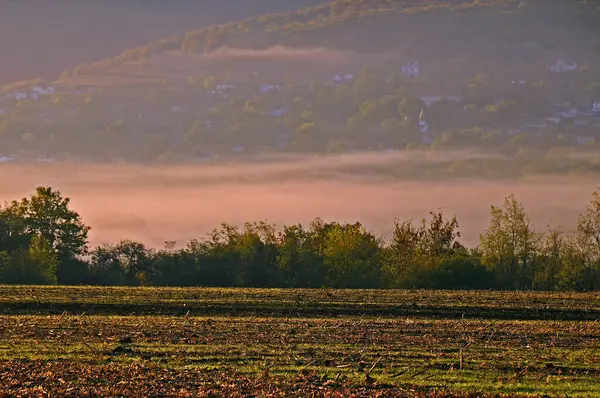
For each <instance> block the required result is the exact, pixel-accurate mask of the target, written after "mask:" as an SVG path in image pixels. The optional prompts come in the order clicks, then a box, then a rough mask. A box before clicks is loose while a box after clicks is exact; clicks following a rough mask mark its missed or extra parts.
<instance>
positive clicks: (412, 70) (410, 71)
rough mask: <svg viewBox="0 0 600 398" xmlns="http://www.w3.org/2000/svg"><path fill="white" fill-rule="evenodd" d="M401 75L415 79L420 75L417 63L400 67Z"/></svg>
mask: <svg viewBox="0 0 600 398" xmlns="http://www.w3.org/2000/svg"><path fill="white" fill-rule="evenodd" d="M402 73H403V74H404V75H406V76H410V77H417V76H419V75H420V74H421V68H420V65H419V63H418V62H409V63H408V64H406V65H404V66H403V67H402Z"/></svg>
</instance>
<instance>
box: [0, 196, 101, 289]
mask: <svg viewBox="0 0 600 398" xmlns="http://www.w3.org/2000/svg"><path fill="white" fill-rule="evenodd" d="M69 205H70V199H69V198H66V197H63V196H62V194H61V192H60V191H58V190H53V189H52V188H50V187H38V188H37V189H36V193H35V194H34V195H32V196H31V197H30V198H23V199H21V200H20V201H13V202H11V203H10V205H8V206H7V207H5V208H4V209H3V210H2V212H3V213H4V217H6V218H7V219H9V220H12V222H11V223H12V226H13V233H14V234H16V235H17V236H21V237H23V236H26V237H28V238H29V239H33V238H36V237H37V238H40V239H43V241H44V242H46V243H47V244H48V245H49V246H50V248H51V250H53V251H54V252H56V254H57V257H58V261H59V263H58V271H57V276H58V282H59V283H63V284H64V283H76V282H77V281H78V280H79V279H80V278H81V277H83V276H82V275H84V274H85V269H83V268H81V263H80V262H78V261H74V260H75V258H76V257H77V256H80V255H84V254H86V253H87V248H88V231H89V230H90V227H88V226H87V225H85V224H84V223H83V221H82V219H81V216H80V215H79V214H78V213H77V212H76V211H74V210H72V209H70V207H69ZM15 227H18V228H19V229H17V230H14V228H15Z"/></svg>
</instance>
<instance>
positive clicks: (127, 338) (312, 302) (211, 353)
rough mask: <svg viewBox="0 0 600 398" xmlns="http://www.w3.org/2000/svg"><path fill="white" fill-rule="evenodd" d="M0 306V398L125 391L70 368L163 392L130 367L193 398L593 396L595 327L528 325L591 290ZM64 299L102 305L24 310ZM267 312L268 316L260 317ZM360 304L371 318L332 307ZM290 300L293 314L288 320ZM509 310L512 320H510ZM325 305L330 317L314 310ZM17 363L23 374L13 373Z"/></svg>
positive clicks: (49, 292)
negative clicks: (276, 395)
mask: <svg viewBox="0 0 600 398" xmlns="http://www.w3.org/2000/svg"><path fill="white" fill-rule="evenodd" d="M19 296H20V297H22V299H20V300H19ZM0 297H1V299H0V304H1V305H2V306H3V307H2V308H3V311H4V314H2V315H0V376H2V375H3V374H5V375H6V374H9V373H10V375H11V378H12V379H11V380H13V381H12V384H11V383H5V384H3V382H2V381H0V396H1V395H2V394H3V393H4V392H7V393H9V394H17V393H23V392H27V391H29V392H31V391H32V390H27V388H29V387H27V388H26V387H24V386H28V385H31V388H33V385H39V384H40V383H41V385H42V386H45V388H47V390H48V391H53V392H54V393H55V394H56V393H57V392H58V393H59V395H60V393H64V392H65V391H66V390H63V388H66V387H64V386H65V385H66V386H70V387H69V388H72V390H70V391H71V392H81V391H84V390H85V389H91V390H95V391H104V392H105V394H107V395H111V394H113V393H114V394H117V391H119V393H122V392H123V390H122V389H120V390H114V389H112V388H113V387H114V386H112V385H110V386H109V385H106V384H102V382H101V381H99V380H97V379H98V378H92V377H91V376H90V378H89V379H86V378H85V377H84V378H83V379H75V378H74V377H73V376H72V375H73V374H74V373H77V372H83V373H84V374H89V375H94V374H96V373H97V372H101V373H102V372H103V373H102V374H105V379H107V380H113V381H116V380H118V381H120V382H121V384H118V386H119V387H118V388H132V389H133V390H130V391H134V392H135V391H137V390H136V387H135V386H136V385H139V386H140V387H139V388H141V389H140V390H139V393H140V394H141V391H143V389H144V388H148V389H149V390H147V391H148V392H149V393H150V394H152V391H154V392H156V391H162V390H160V389H161V388H162V387H161V386H157V385H155V384H152V383H150V382H149V381H147V380H143V381H142V380H140V379H136V378H130V377H129V376H128V374H129V373H128V372H134V373H135V372H140V377H141V378H142V379H143V375H144V374H147V375H148V377H150V376H151V375H154V376H152V377H155V376H156V377H159V376H158V375H161V376H160V377H163V378H165V380H167V379H168V380H171V379H172V381H170V382H169V383H171V384H173V385H177V384H178V383H183V384H185V388H189V389H190V391H196V392H197V391H204V392H206V391H208V390H210V389H211V388H216V390H214V391H216V392H215V394H216V395H217V396H218V395H222V394H225V392H224V391H225V390H223V389H224V388H226V389H227V388H230V389H231V390H227V395H230V396H243V395H244V394H245V393H249V392H248V391H254V393H255V394H257V395H261V394H263V395H266V393H265V391H267V390H268V391H271V390H273V391H280V392H281V393H282V394H283V395H285V396H290V395H291V396H307V395H310V394H311V391H312V392H316V394H317V396H323V394H326V393H327V392H328V391H329V392H330V393H331V394H335V393H336V392H337V393H339V394H341V395H340V396H352V395H356V396H372V395H376V392H377V393H381V394H383V395H384V396H390V395H386V394H391V395H395V394H399V393H400V392H408V393H409V394H413V395H419V394H426V393H427V392H429V393H432V392H433V391H438V393H439V391H451V392H453V393H455V394H457V395H461V394H463V395H464V394H469V393H472V392H476V391H478V392H485V393H490V394H491V393H502V394H506V395H509V396H512V395H523V394H525V395H527V394H534V395H543V394H547V395H550V396H558V395H561V396H564V394H567V395H568V396H593V397H596V396H600V326H599V325H598V323H597V321H595V320H564V319H558V317H556V318H557V319H545V320H543V319H540V320H533V319H531V318H533V316H532V315H533V314H535V313H536V312H535V311H541V310H542V309H545V308H546V307H552V308H553V309H556V310H559V311H562V312H563V315H564V314H571V315H573V314H575V313H576V314H579V315H578V316H581V314H583V313H585V312H586V310H587V311H588V312H590V313H591V312H593V311H597V310H598V296H597V295H594V294H570V293H564V294H563V293H556V294H554V293H552V294H550V293H522V292H431V291H332V290H271V289H264V290H263V289H197V288H193V289H162V288H66V287H65V288H55V287H0ZM19 302H21V303H23V304H27V305H30V306H31V307H29V308H28V309H27V311H25V310H23V309H21V310H19V311H21V313H15V311H14V310H11V313H9V312H7V310H6V308H7V307H6V306H7V305H11V304H17V303H19ZM73 302H75V303H80V304H84V303H85V304H86V305H88V308H94V307H93V304H94V303H102V304H105V306H104V307H96V309H97V310H98V311H96V313H95V314H93V311H91V312H85V313H83V312H81V313H78V314H76V313H71V314H69V313H67V312H63V313H60V314H52V313H51V312H52V311H49V310H48V309H47V307H41V308H42V309H41V310H35V308H36V307H35V306H36V305H37V304H36V303H54V304H56V305H58V304H59V303H73ZM209 303H210V304H211V305H213V306H219V308H225V307H228V308H230V311H229V313H217V312H213V313H211V314H208V315H202V316H195V315H193V314H192V312H189V313H188V312H187V311H186V312H185V313H184V312H182V311H180V309H179V307H180V306H182V305H183V304H187V305H186V307H187V308H192V309H194V308H201V307H202V306H203V305H208V304H209ZM294 303H295V304H294ZM406 303H409V304H410V305H412V306H417V307H419V308H428V307H429V308H442V307H445V308H463V307H469V308H474V306H475V305H476V304H477V303H479V304H480V306H481V307H480V308H481V309H482V311H483V313H484V314H485V317H477V313H476V312H475V310H470V311H471V312H470V313H469V315H470V317H465V318H463V317H462V316H461V315H457V316H456V317H455V318H452V317H450V316H449V312H447V313H445V316H443V317H434V316H425V317H424V316H421V315H419V312H418V311H413V313H412V314H411V315H401V316H399V315H393V313H394V308H396V307H397V306H399V305H403V304H406ZM267 304H268V308H269V311H268V312H269V313H268V314H267V313H263V312H262V311H260V309H261V308H263V307H264V306H267ZM367 304H368V305H374V306H376V308H377V311H375V312H372V313H365V314H360V313H359V312H360V311H357V312H356V313H351V312H347V313H341V312H340V311H339V308H352V307H354V306H356V305H359V306H360V305H367ZM135 305H148V306H156V307H157V308H161V309H162V312H163V315H140V314H135V311H132V313H134V315H130V314H128V313H126V312H127V311H130V310H132V308H133V309H135ZM293 305H296V306H297V309H298V311H297V312H296V313H293V312H292V311H290V308H291V306H293ZM111 306H112V307H113V308H111ZM517 306H518V307H517ZM23 308H25V307H23ZM144 308H145V307H144ZM215 308H216V307H215ZM238 308H244V309H245V310H244V311H242V312H238V311H236V309H238ZM250 308H254V309H255V310H256V311H254V314H253V313H252V312H251V311H250ZM507 308H511V309H515V308H518V309H520V312H511V313H510V315H511V316H510V317H508V316H505V315H506V314H507V313H506V309H507ZM100 309H102V311H99V310H100ZM124 309H126V310H127V311H125V310H124ZM323 309H327V310H331V311H332V313H331V314H329V315H324V314H322V310H323ZM169 311H171V312H172V313H171V314H168V312H169ZM336 311H337V312H336ZM574 311H579V312H574ZM17 312H18V311H17ZM26 312H27V314H26ZM100 312H103V313H100ZM234 312H238V313H235V314H234ZM366 312H368V311H366ZM390 313H391V314H392V315H390ZM494 313H496V314H498V316H497V318H496V319H494V318H493V317H492V314H494ZM457 314H458V313H457ZM519 314H523V315H524V316H523V317H521V316H519ZM571 317H573V316H571ZM521 318H525V319H521ZM527 318H529V319H527ZM461 349H462V352H463V355H462V357H463V361H462V369H461V368H460V359H459V358H460V351H461ZM371 367H372V368H373V369H372V370H371V372H368V370H369V369H370V368H371ZM21 368H27V369H29V370H28V371H27V372H21V371H19V372H16V370H18V369H21ZM42 370H43V371H42ZM48 372H50V373H52V374H53V375H54V376H53V377H52V378H50V379H49V378H48V377H47V376H44V375H47V374H48ZM366 373H368V374H369V377H367V376H366ZM191 375H194V376H193V378H192V376H191ZM70 377H71V378H72V380H71V379H70ZM188 377H190V378H192V379H193V380H196V382H198V383H200V384H198V385H196V384H194V383H196V382H191V381H189V380H188ZM59 378H60V379H61V380H63V383H61V382H60V381H56V380H58V379H59ZM100 379H102V378H100ZM192 379H190V380H192ZM0 380H2V378H1V377H0ZM15 380H17V381H15ZM153 380H154V379H153ZM242 381H243V382H242ZM28 383H29V384H28ZM145 383H146V384H145ZM148 383H150V384H148ZM114 384H115V385H117V383H114ZM11 385H13V387H10V386H11ZM14 385H19V386H20V387H18V388H17V387H14ZM224 386H228V387H224ZM23 388H25V390H23ZM114 388H117V387H114ZM319 388H320V389H319ZM107 389H108V390H107ZM111 389H112V390H111ZM411 390H412V391H411ZM85 391H87V390H85ZM211 391H212V390H211ZM365 391H366V392H365ZM363 393H366V395H361V394H363ZM432 394H434V395H435V394H436V393H432ZM67 395H68V394H67ZM75 395H76V394H75ZM134 395H135V393H134ZM165 395H172V394H170V393H168V392H167V393H165ZM208 395H210V394H208ZM334 396H335V395H334Z"/></svg>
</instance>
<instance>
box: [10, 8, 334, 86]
mask: <svg viewBox="0 0 600 398" xmlns="http://www.w3.org/2000/svg"><path fill="white" fill-rule="evenodd" d="M324 1H325V0H323V2H324ZM321 2H322V1H320V0H291V1H290V0H287V1H275V0H244V1H236V0H225V1H214V0H193V1H186V0H170V1H158V0H149V1H140V0H124V1H117V0H103V1H91V0H60V1H53V2H48V1H43V0H28V1H11V0H3V1H2V3H1V4H0V36H1V37H2V40H0V55H1V57H2V67H1V68H0V84H6V83H10V82H11V81H16V80H24V79H29V78H33V77H42V78H53V77H56V76H58V74H59V73H60V72H61V71H62V70H63V69H70V68H73V66H74V65H77V64H81V63H84V62H93V61H97V60H99V59H102V58H105V57H109V56H112V55H114V54H116V53H119V52H121V51H123V50H126V49H128V48H131V47H136V46H140V45H143V44H146V43H150V42H152V41H155V40H159V39H161V38H162V37H165V36H170V35H175V34H183V33H185V32H187V31H188V30H190V29H198V28H200V27H203V26H210V25H214V24H220V23H225V22H229V21H235V20H238V19H244V18H248V17H251V16H259V15H261V14H264V13H270V12H278V11H283V10H293V9H296V8H299V7H305V6H310V5H315V4H319V3H321Z"/></svg>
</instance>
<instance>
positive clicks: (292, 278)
mask: <svg viewBox="0 0 600 398" xmlns="http://www.w3.org/2000/svg"><path fill="white" fill-rule="evenodd" d="M315 226H317V228H315ZM312 227H313V228H312V229H309V230H305V229H304V228H302V225H291V226H285V227H284V229H283V231H282V232H281V233H280V234H279V238H278V240H279V255H278V257H277V262H278V265H279V269H280V271H281V273H282V275H281V281H282V283H283V285H284V286H289V287H312V288H316V287H322V286H324V285H325V283H326V281H325V278H326V271H325V267H324V265H323V256H322V254H321V251H320V248H319V247H318V243H317V239H316V237H317V236H318V222H316V223H314V222H313V223H312Z"/></svg>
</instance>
